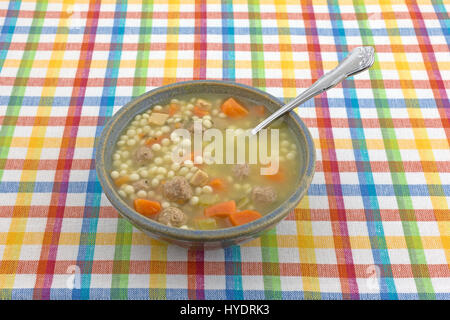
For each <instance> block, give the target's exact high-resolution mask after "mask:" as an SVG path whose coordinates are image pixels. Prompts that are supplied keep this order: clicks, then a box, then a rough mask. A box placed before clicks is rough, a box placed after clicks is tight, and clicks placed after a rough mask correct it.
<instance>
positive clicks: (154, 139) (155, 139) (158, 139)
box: [145, 134, 169, 146]
mask: <svg viewBox="0 0 450 320" xmlns="http://www.w3.org/2000/svg"><path fill="white" fill-rule="evenodd" d="M168 137H169V135H168V134H163V135H160V136H159V137H151V138H148V139H147V141H145V144H146V145H147V146H152V145H154V144H155V143H160V142H161V141H162V140H163V139H164V138H168Z"/></svg>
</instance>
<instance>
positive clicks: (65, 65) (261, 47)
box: [0, 0, 450, 299]
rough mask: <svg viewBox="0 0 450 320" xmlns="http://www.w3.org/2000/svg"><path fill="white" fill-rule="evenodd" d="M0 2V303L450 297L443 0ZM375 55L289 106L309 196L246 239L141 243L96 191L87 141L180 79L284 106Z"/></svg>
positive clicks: (448, 64) (449, 59)
mask: <svg viewBox="0 0 450 320" xmlns="http://www.w3.org/2000/svg"><path fill="white" fill-rule="evenodd" d="M143 2H144V3H140V2H139V1H135V0H129V1H118V2H117V3H115V2H113V1H110V0H105V1H102V2H100V1H98V0H91V1H88V0H78V1H74V0H72V1H63V2H62V1H36V2H35V1H31V0H25V1H2V2H1V3H0V27H1V35H0V46H1V51H0V124H1V130H0V259H1V261H0V297H1V298H2V299H449V298H450V271H449V262H450V227H449V226H450V222H449V220H450V219H449V217H450V214H449V196H450V184H449V183H450V151H449V137H450V125H449V118H450V104H449V100H448V94H449V89H450V82H449V79H450V54H449V45H450V34H449V30H450V20H449V16H448V10H449V9H450V7H449V3H448V2H447V3H446V4H444V2H443V1H442V0H431V2H430V1H429V0H423V1H422V0H420V3H419V2H418V0H411V1H408V3H405V2H402V1H397V0H396V1H392V2H389V1H381V0H367V1H360V0H353V1H351V0H342V1H339V2H338V1H335V0H330V1H328V2H325V1H323V0H318V1H314V5H312V2H311V1H290V0H285V1H278V0H277V1H272V0H261V1H259V2H258V1H256V0H250V1H242V0H237V1H230V0H222V1H219V0H208V1H206V0H198V1H196V2H189V1H187V0H183V1H176V0H174V1H171V2H170V4H167V3H166V2H165V1H161V0H155V1H151V0H148V1H143ZM360 45H371V46H374V47H375V49H376V61H375V64H374V66H373V67H372V68H371V69H370V71H369V72H366V73H363V74H360V75H357V76H355V77H354V78H351V79H349V80H348V81H345V82H344V83H343V84H342V85H339V86H338V87H336V88H334V89H332V90H330V91H328V92H327V93H325V94H322V95H321V96H318V97H316V98H315V99H314V100H312V101H309V102H308V103H306V104H305V105H304V106H302V107H301V108H299V109H298V111H297V112H298V114H299V115H300V116H301V117H302V118H303V120H304V121H305V123H306V124H307V125H308V126H309V128H310V129H311V132H312V134H313V137H314V139H315V144H316V148H317V157H318V161H317V168H316V174H315V177H314V180H313V182H312V185H311V188H310V189H309V192H308V195H307V196H306V197H305V198H304V199H303V201H302V202H301V203H300V205H299V206H298V208H297V209H296V210H295V211H294V212H292V213H291V214H290V215H289V216H288V218H287V219H285V220H284V221H283V222H281V223H280V224H279V225H278V226H277V227H276V228H275V229H273V230H271V231H269V232H267V233H266V234H265V235H264V236H262V237H261V238H260V239H257V240H254V241H252V242H249V243H247V244H245V245H243V246H240V247H239V246H236V247H231V248H227V249H224V250H215V251H205V252H203V251H194V250H186V249H182V248H179V247H176V246H172V245H166V244H164V243H160V242H158V241H156V240H152V239H150V238H149V237H147V236H145V235H144V234H143V233H141V232H140V231H138V230H137V229H135V228H134V227H132V226H131V225H130V224H129V223H128V222H127V221H125V220H124V219H122V218H119V217H118V214H117V212H116V211H115V210H114V209H113V208H112V206H111V205H110V203H109V202H108V200H107V199H106V198H105V196H104V194H103V193H102V190H101V187H100V184H99V182H98V180H97V177H96V173H95V169H94V168H95V167H94V144H95V140H96V138H97V137H98V136H99V134H100V132H101V131H102V128H103V126H104V124H105V122H106V121H107V120H108V118H109V117H110V116H111V115H112V114H113V113H114V112H115V111H117V110H118V109H119V108H120V107H121V106H122V105H124V104H125V103H126V102H128V101H130V99H132V98H133V97H135V96H138V95H140V94H142V93H144V92H146V91H148V90H150V89H152V88H155V87H158V86H161V85H165V84H169V83H173V82H176V81H182V80H192V79H225V80H230V81H236V82H240V83H244V84H247V85H251V86H255V87H257V88H260V89H262V90H266V91H267V92H269V93H271V94H273V95H275V96H277V97H279V98H281V99H284V100H285V101H288V100H289V99H291V98H293V97H295V96H296V95H297V94H299V93H300V92H301V91H302V90H304V88H306V87H308V86H309V85H310V84H311V83H312V81H314V80H316V79H317V78H319V77H320V76H321V75H322V74H323V73H324V72H325V71H327V70H330V69H331V68H333V67H334V66H335V65H336V64H337V61H339V60H341V59H342V58H343V57H344V56H345V55H346V54H347V52H348V51H350V50H351V49H352V48H353V47H355V46H360Z"/></svg>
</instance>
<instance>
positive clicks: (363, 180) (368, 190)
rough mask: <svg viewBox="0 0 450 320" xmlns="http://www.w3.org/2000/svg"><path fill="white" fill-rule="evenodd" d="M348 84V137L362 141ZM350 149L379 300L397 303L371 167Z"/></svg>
mask: <svg viewBox="0 0 450 320" xmlns="http://www.w3.org/2000/svg"><path fill="white" fill-rule="evenodd" d="M330 2H331V1H329V2H328V9H329V10H330V13H335V14H336V15H338V16H339V18H338V19H331V24H332V25H333V31H334V38H335V42H336V47H337V53H338V59H339V60H342V59H344V58H345V55H346V54H347V53H345V54H344V53H343V52H342V51H348V46H347V42H346V33H347V32H346V30H345V29H344V26H343V23H342V19H341V17H340V12H339V6H338V5H333V4H331V3H330ZM339 47H340V48H339ZM348 81H349V82H350V81H351V83H349V82H344V83H343V84H342V88H343V91H344V97H348V98H345V100H346V104H345V105H346V107H347V114H348V116H349V118H351V119H355V121H353V124H354V125H355V126H350V127H349V129H350V134H351V137H352V140H353V141H355V140H360V141H365V136H364V128H363V125H362V121H361V114H360V112H359V104H358V97H357V95H356V90H355V86H354V83H353V80H348ZM353 146H354V148H353V153H354V156H355V160H356V161H357V168H358V180H359V189H360V193H361V195H362V201H363V204H364V212H365V214H366V224H367V230H368V233H369V237H370V244H371V247H372V255H373V260H374V263H375V264H376V265H381V266H385V269H384V270H383V271H384V273H387V274H388V275H389V277H382V278H380V298H381V299H391V300H394V299H397V298H398V296H397V291H396V289H395V283H394V279H393V278H392V269H391V268H390V265H391V262H390V259H389V252H388V250H387V246H386V239H385V237H384V230H383V223H382V222H381V215H380V206H379V204H378V198H377V195H378V196H381V195H380V194H379V193H377V192H376V186H375V184H374V180H373V175H372V171H371V167H370V166H361V165H358V164H360V163H369V161H370V159H369V154H368V152H367V145H366V143H365V142H363V143H358V144H357V145H355V143H354V145H353ZM425 187H426V186H425ZM392 191H393V189H392ZM379 245H381V247H382V248H378V247H379Z"/></svg>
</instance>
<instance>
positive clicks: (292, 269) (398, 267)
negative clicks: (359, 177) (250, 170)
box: [2, 249, 450, 299]
mask: <svg viewBox="0 0 450 320" xmlns="http://www.w3.org/2000/svg"><path fill="white" fill-rule="evenodd" d="M403 250H407V249H403ZM14 261H15V260H14ZM14 261H12V260H5V263H6V264H11V263H12V262H14ZM151 263H153V262H152V261H148V260H133V261H130V266H129V271H128V272H129V274H148V270H150V264H151ZM37 264H38V261H35V260H20V261H18V266H17V271H15V272H14V270H5V271H6V272H5V271H4V272H3V273H2V274H13V273H14V274H34V272H35V271H34V270H36V268H37ZM74 264H76V261H75V260H63V261H56V263H55V269H54V274H56V275H67V268H68V267H69V266H71V265H74ZM263 264H267V263H263V262H243V263H242V275H243V276H261V274H262V272H263ZM113 265H114V260H95V261H93V265H92V275H93V276H95V275H103V274H111V273H112V270H113ZM277 265H278V266H279V270H280V276H283V277H300V276H303V277H320V278H336V279H337V278H339V276H340V272H339V269H340V268H343V267H344V266H345V265H340V264H320V263H319V264H311V263H297V262H295V263H290V262H279V263H277ZM370 266H372V265H370V264H355V265H354V269H355V276H356V277H357V278H359V279H367V277H368V274H367V271H366V270H367V268H368V267H370ZM390 266H392V275H393V277H394V278H396V279H413V272H412V269H413V268H416V267H425V268H428V270H429V273H430V278H434V279H441V278H443V279H445V278H448V277H450V271H449V268H448V265H447V264H428V265H414V264H413V265H411V264H398V263H396V264H392V265H390ZM315 268H316V270H317V273H314V272H315V271H314V269H315ZM381 269H382V268H381ZM165 272H166V274H167V275H184V274H186V273H188V272H189V262H185V261H168V262H167V269H166V271H165ZM224 272H225V263H224V262H223V261H217V262H215V261H209V262H206V263H205V269H204V274H205V275H212V276H214V275H222V274H224ZM381 276H382V275H381ZM188 277H189V275H188ZM194 277H195V276H194ZM194 277H193V278H194ZM193 281H195V280H193ZM189 299H191V298H189Z"/></svg>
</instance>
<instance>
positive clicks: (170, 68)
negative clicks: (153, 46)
mask: <svg viewBox="0 0 450 320" xmlns="http://www.w3.org/2000/svg"><path fill="white" fill-rule="evenodd" d="M168 12H172V13H175V12H177V13H179V12H180V2H179V1H178V0H177V1H171V3H170V4H169V10H168ZM179 23H180V20H179V18H178V17H176V18H174V17H172V18H170V19H168V20H167V28H171V29H174V30H178V29H179ZM169 44H171V45H177V44H178V32H169V33H167V45H169ZM177 62H178V48H177V49H174V50H166V57H165V60H164V78H163V85H166V84H169V83H171V82H173V81H174V79H176V77H177V67H178V63H177ZM152 63H153V61H152ZM191 68H192V67H191Z"/></svg>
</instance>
